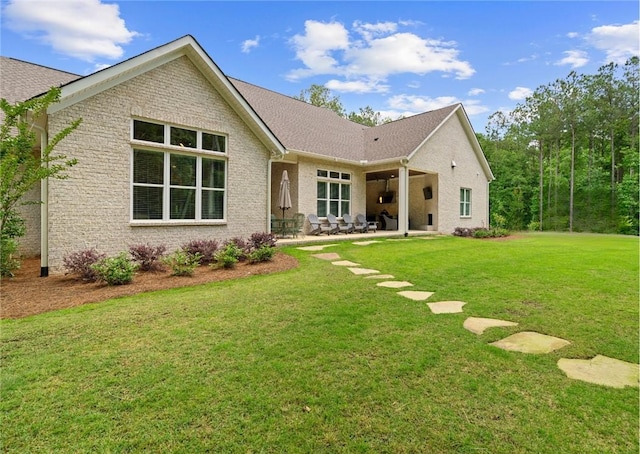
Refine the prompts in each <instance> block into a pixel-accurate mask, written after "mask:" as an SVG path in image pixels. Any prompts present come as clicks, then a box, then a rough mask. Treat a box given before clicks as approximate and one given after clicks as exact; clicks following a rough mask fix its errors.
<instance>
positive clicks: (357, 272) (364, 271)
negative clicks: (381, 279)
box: [348, 268, 380, 275]
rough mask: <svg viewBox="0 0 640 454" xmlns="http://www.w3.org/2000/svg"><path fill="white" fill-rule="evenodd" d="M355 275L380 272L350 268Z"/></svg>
mask: <svg viewBox="0 0 640 454" xmlns="http://www.w3.org/2000/svg"><path fill="white" fill-rule="evenodd" d="M348 270H349V271H351V272H352V273H353V274H358V275H360V274H378V273H379V272H380V271H378V270H370V269H368V268H348Z"/></svg>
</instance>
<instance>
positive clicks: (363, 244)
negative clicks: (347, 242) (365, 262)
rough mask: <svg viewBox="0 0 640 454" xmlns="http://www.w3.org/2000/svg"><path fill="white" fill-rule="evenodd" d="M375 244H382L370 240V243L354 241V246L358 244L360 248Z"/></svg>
mask: <svg viewBox="0 0 640 454" xmlns="http://www.w3.org/2000/svg"><path fill="white" fill-rule="evenodd" d="M373 243H380V241H378V240H369V241H354V242H353V244H356V245H358V246H369V245H370V244H373Z"/></svg>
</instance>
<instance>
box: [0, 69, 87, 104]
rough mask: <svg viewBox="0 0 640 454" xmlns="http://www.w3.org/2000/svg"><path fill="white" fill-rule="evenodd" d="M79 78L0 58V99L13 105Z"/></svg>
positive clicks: (54, 70) (66, 73)
mask: <svg viewBox="0 0 640 454" xmlns="http://www.w3.org/2000/svg"><path fill="white" fill-rule="evenodd" d="M80 78H81V76H78V75H77V74H71V73H68V72H64V71H59V70H57V69H52V68H47V67H46V66H40V65H36V64H33V63H28V62H26V61H22V60H16V59H15V58H10V57H0V98H4V99H6V100H7V101H8V102H9V103H11V104H14V103H16V102H18V101H25V100H27V99H30V98H33V97H34V96H36V95H40V94H42V93H45V92H46V91H48V90H49V89H50V88H51V87H59V86H61V85H64V84H67V83H69V82H71V81H74V80H76V79H80Z"/></svg>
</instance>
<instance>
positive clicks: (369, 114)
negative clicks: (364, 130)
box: [347, 106, 392, 126]
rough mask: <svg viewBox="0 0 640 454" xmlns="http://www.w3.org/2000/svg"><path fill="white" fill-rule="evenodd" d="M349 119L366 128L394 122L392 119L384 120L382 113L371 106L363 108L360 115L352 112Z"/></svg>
mask: <svg viewBox="0 0 640 454" xmlns="http://www.w3.org/2000/svg"><path fill="white" fill-rule="evenodd" d="M347 118H348V119H349V120H351V121H353V122H354V123H359V124H361V125H365V126H378V125H381V124H384V123H389V122H390V121H392V120H391V118H382V115H381V114H380V112H376V111H375V110H373V108H372V107H370V106H366V107H361V108H360V113H356V112H351V113H350V114H349V115H348V116H347Z"/></svg>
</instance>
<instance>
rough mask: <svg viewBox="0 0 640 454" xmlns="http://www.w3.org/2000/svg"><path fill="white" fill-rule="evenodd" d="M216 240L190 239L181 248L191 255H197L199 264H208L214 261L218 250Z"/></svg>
mask: <svg viewBox="0 0 640 454" xmlns="http://www.w3.org/2000/svg"><path fill="white" fill-rule="evenodd" d="M218 248H219V246H218V242H217V241H216V240H191V241H189V242H188V243H185V244H183V245H182V250H183V251H185V252H186V253H187V254H189V255H191V256H196V255H197V256H199V262H198V264H199V265H208V264H210V263H212V262H214V261H215V258H214V257H215V254H216V251H217V250H218Z"/></svg>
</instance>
